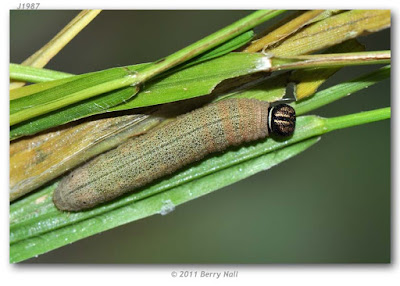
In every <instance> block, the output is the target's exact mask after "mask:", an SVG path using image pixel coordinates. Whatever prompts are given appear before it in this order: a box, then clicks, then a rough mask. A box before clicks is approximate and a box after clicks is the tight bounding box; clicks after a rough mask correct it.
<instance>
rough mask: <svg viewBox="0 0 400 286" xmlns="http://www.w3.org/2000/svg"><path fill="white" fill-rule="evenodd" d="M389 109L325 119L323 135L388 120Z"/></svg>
mask: <svg viewBox="0 0 400 286" xmlns="http://www.w3.org/2000/svg"><path fill="white" fill-rule="evenodd" d="M390 114H391V111H390V107H385V108H380V109H375V110H371V111H364V112H359V113H354V114H349V115H344V116H338V117H332V118H325V119H324V133H326V132H330V131H333V130H337V129H343V128H347V127H352V126H357V125H362V124H366V123H371V122H375V121H380V120H385V119H389V118H390Z"/></svg>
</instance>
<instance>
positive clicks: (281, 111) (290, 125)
mask: <svg viewBox="0 0 400 286" xmlns="http://www.w3.org/2000/svg"><path fill="white" fill-rule="evenodd" d="M295 126H296V112H295V111H294V109H293V107H291V106H290V105H287V104H278V105H276V106H273V107H271V108H270V109H269V113H268V129H269V132H270V133H273V134H276V135H279V136H282V137H288V136H291V135H292V134H293V132H294V128H295Z"/></svg>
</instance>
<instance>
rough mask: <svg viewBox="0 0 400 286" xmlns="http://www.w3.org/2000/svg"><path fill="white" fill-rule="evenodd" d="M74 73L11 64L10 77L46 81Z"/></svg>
mask: <svg viewBox="0 0 400 286" xmlns="http://www.w3.org/2000/svg"><path fill="white" fill-rule="evenodd" d="M70 76H72V74H69V73H64V72H59V71H53V70H49V69H43V68H36V67H30V66H24V65H18V64H12V63H11V64H10V79H12V80H18V81H26V82H33V83H38V82H44V81H50V80H56V79H62V78H66V77H70Z"/></svg>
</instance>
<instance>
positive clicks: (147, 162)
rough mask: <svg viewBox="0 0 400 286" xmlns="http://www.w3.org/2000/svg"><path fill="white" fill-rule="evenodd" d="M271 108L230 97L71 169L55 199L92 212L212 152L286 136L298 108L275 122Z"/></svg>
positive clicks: (70, 208) (61, 205) (65, 207)
mask: <svg viewBox="0 0 400 286" xmlns="http://www.w3.org/2000/svg"><path fill="white" fill-rule="evenodd" d="M282 106H286V107H288V108H290V109H291V110H293V109H292V108H291V107H290V106H287V105H282ZM271 110H272V109H271V108H270V104H269V103H268V102H263V101H258V100H255V99H230V100H225V101H220V102H217V103H213V104H210V105H207V106H205V107H203V108H200V109H197V110H194V111H192V112H190V113H187V114H184V115H181V116H179V117H177V118H176V120H173V121H171V122H170V123H168V124H166V125H165V126H163V127H161V128H157V129H155V130H153V131H150V132H149V133H147V134H145V135H143V136H140V137H138V138H134V139H131V140H129V141H127V142H125V143H124V144H122V145H120V146H119V147H118V148H116V149H113V150H111V151H108V152H106V153H104V154H102V155H100V156H98V157H96V158H94V159H92V160H91V161H89V162H87V163H86V164H84V165H82V166H81V167H79V168H77V169H75V170H74V171H72V172H71V173H70V174H69V175H67V176H66V177H65V178H64V179H62V180H61V182H60V183H59V185H58V187H57V189H56V190H55V193H54V196H53V201H54V203H55V205H56V207H57V208H58V209H60V210H67V211H80V210H84V209H88V208H92V207H94V206H96V205H98V204H101V203H103V202H106V201H109V200H112V199H114V198H116V197H118V196H121V195H123V194H125V193H127V192H130V191H132V190H135V189H137V188H139V187H142V186H144V185H146V184H148V183H150V182H152V181H153V180H156V179H158V178H161V177H163V176H165V175H167V174H171V173H173V172H175V171H177V170H178V169H180V168H182V167H183V166H185V165H188V164H189V163H192V162H195V161H198V160H200V159H202V158H204V157H205V156H206V155H208V154H210V153H214V152H219V151H222V150H225V149H226V148H227V147H229V146H233V145H239V144H242V143H244V142H249V141H253V140H257V139H260V138H264V137H266V136H268V134H269V132H270V131H272V132H274V131H275V133H279V131H282V130H283V129H284V128H286V129H287V130H283V133H284V132H287V131H289V133H290V132H291V133H293V130H294V121H295V117H294V110H293V112H292V113H290V114H287V112H282V110H281V109H279V110H275V114H277V115H275V116H274V119H273V120H272V119H271V114H272V113H271V112H272V111H271ZM285 114H286V115H285ZM271 120H272V121H271ZM271 122H276V123H277V124H275V125H274V124H272V125H271ZM282 122H283V123H282ZM282 124H283V125H282ZM277 125H281V128H279V126H277ZM274 126H275V127H274ZM282 126H283V129H282ZM276 131H278V132H276ZM281 133H282V132H281ZM283 133H282V134H283ZM283 135H285V134H283Z"/></svg>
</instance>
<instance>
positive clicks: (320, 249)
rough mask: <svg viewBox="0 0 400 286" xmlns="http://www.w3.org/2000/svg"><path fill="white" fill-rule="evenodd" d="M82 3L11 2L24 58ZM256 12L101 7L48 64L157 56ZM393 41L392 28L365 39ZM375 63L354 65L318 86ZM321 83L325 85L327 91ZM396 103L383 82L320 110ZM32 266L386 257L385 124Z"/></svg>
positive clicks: (83, 65) (84, 67) (381, 44)
mask: <svg viewBox="0 0 400 286" xmlns="http://www.w3.org/2000/svg"><path fill="white" fill-rule="evenodd" d="M78 12H79V11H62V10H61V11H11V13H10V61H11V62H12V63H20V62H22V61H23V60H25V59H26V58H27V57H28V56H30V55H31V54H33V53H34V52H35V51H36V50H37V49H39V48H40V47H41V46H43V45H44V44H45V43H46V42H47V41H49V40H50V39H51V38H52V37H53V36H54V35H55V34H56V33H57V32H58V31H59V30H61V29H62V28H63V27H64V26H65V25H66V24H67V23H68V22H69V21H70V20H71V19H72V18H73V17H74V16H75V15H76V14H77V13H78ZM249 13H251V11H206V10H203V11H201V10H197V11H184V10H181V11H103V12H102V13H101V14H100V15H99V16H98V17H97V18H96V19H95V20H94V21H93V22H92V23H90V24H89V25H88V26H87V27H86V28H85V29H84V30H83V31H82V32H81V33H80V34H79V35H78V36H77V37H76V38H75V39H73V40H72V42H71V43H69V44H68V45H67V46H66V47H65V48H64V49H63V50H62V51H61V52H60V53H59V54H58V55H57V56H56V57H55V58H54V59H53V60H52V61H51V62H50V63H49V64H48V65H47V66H46V68H49V69H55V70H59V71H64V72H70V73H85V72H89V71H95V70H100V69H105V68H110V67H116V66H122V65H129V64H135V63H142V62H149V61H155V60H157V59H159V58H161V57H164V56H167V55H169V54H170V53H173V52H175V51H177V50H178V49H180V48H183V47H185V46H186V45H188V44H190V43H193V42H194V41H196V40H198V39H201V38H202V37H204V36H207V35H209V34H210V33H212V32H214V31H216V30H218V29H220V28H222V27H224V26H226V25H228V24H230V23H232V22H234V21H236V20H238V19H240V18H242V17H243V16H245V15H248V14H249ZM360 41H361V42H362V43H364V44H366V46H367V49H368V50H388V49H390V30H384V31H382V32H379V33H376V34H372V35H369V36H366V37H362V38H360ZM377 68H378V67H377V66H363V67H351V68H346V69H343V70H342V71H341V72H339V73H338V74H336V75H335V76H334V77H333V78H331V79H330V80H329V81H328V82H326V83H325V84H324V86H323V87H322V88H326V87H328V86H331V85H333V84H335V83H337V82H341V81H344V80H348V79H352V78H355V77H356V76H358V75H361V74H363V73H365V72H368V71H372V70H375V69H377ZM322 88H321V89H322ZM387 106H390V81H389V80H386V81H384V82H381V83H379V84H377V85H375V86H372V87H370V88H368V89H365V90H363V91H360V92H358V93H357V94H355V95H352V96H350V97H348V98H345V99H342V100H340V101H338V102H335V103H332V104H330V105H329V106H326V107H324V108H321V109H319V110H316V111H314V112H313V114H318V115H321V116H327V117H330V116H339V115H344V114H348V113H354V112H359V111H363V110H371V109H376V108H380V107H387ZM27 262H29V263H53V262H66V263H364V262H365V263H388V262H390V121H389V120H386V121H383V122H377V123H372V124H367V125H363V126H358V127H353V128H348V129H345V130H339V131H335V132H332V133H329V134H326V135H324V136H323V138H322V140H321V141H320V142H319V143H317V144H316V145H315V146H313V147H311V148H310V149H308V150H307V151H305V152H303V153H301V154H300V155H298V156H296V157H294V158H292V159H290V160H288V161H286V162H284V163H282V164H280V165H279V166H277V167H274V168H272V169H270V170H268V171H266V172H262V173H259V174H257V175H255V176H252V177H250V178H248V179H246V180H243V181H241V182H239V183H237V184H234V185H232V186H228V187H226V188H224V189H221V190H218V191H216V192H213V193H211V194H209V195H207V196H205V197H202V198H199V199H196V200H194V201H191V202H188V203H186V204H183V205H180V206H178V207H177V208H176V209H175V210H174V211H173V212H171V213H169V214H168V215H166V216H161V215H155V216H152V217H149V218H146V219H142V220H140V221H137V222H133V223H129V224H127V225H124V226H121V227H118V228H115V229H113V230H110V231H106V232H104V233H101V234H98V235H94V236H92V237H89V238H86V239H83V240H80V241H78V242H75V243H73V244H71V245H68V246H65V247H62V248H59V249H56V250H54V251H51V252H49V253H47V254H44V255H40V256H39V257H37V258H34V259H30V260H28V261H27Z"/></svg>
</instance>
